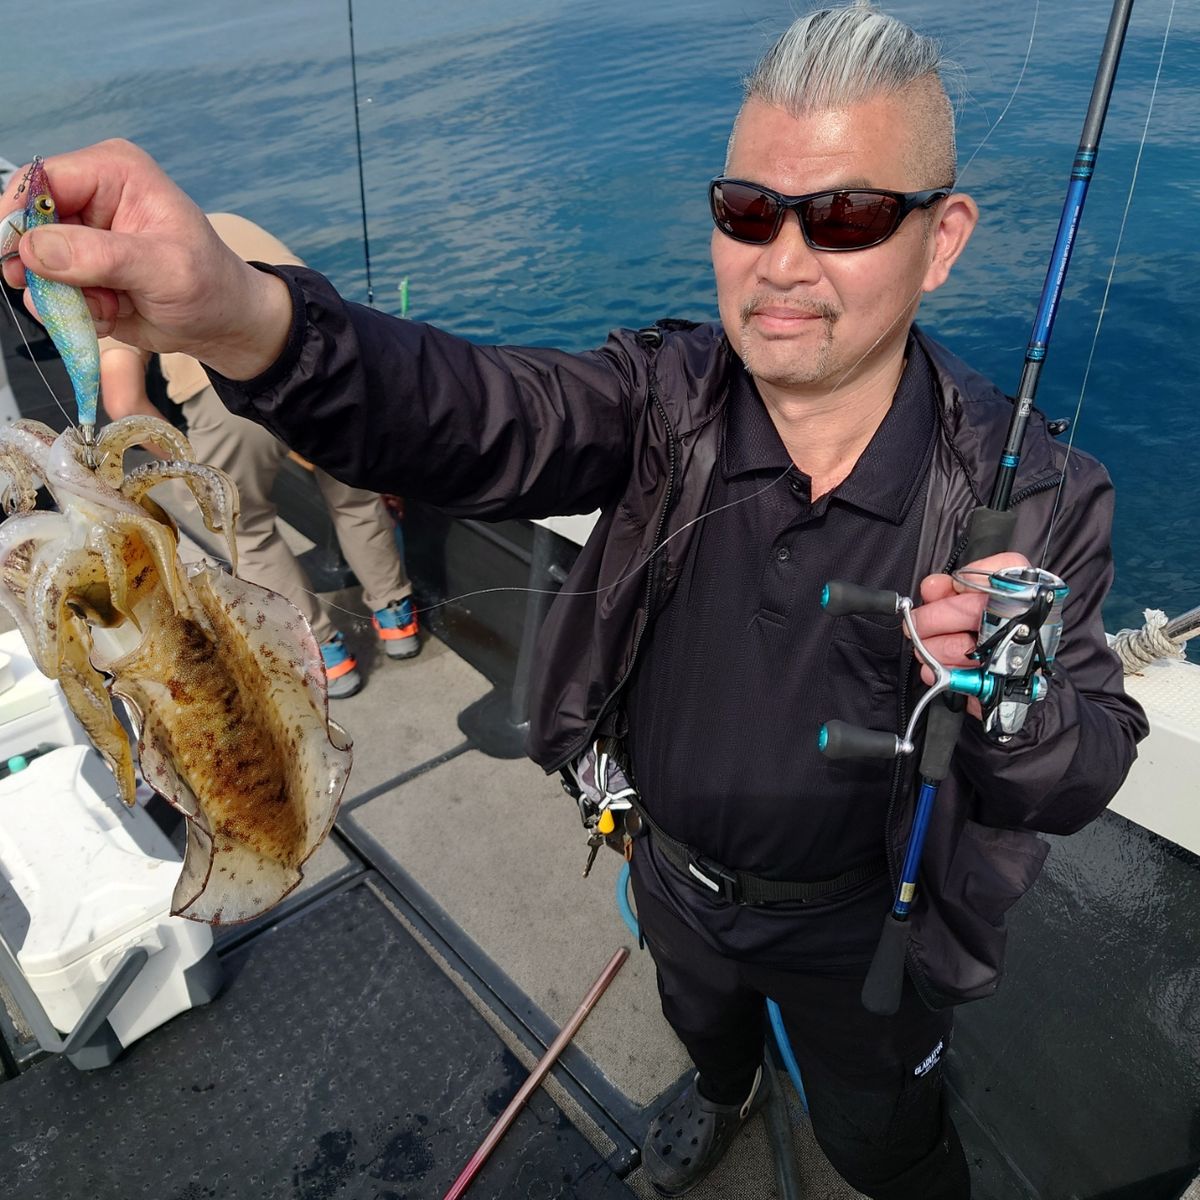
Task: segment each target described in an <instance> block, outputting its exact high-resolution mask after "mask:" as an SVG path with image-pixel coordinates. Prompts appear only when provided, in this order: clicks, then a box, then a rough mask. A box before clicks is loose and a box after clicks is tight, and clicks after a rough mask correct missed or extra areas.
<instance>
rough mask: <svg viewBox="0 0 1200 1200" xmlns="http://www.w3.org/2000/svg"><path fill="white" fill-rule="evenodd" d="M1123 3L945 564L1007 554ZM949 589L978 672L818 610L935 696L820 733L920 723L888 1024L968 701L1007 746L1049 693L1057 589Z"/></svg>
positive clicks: (851, 748) (870, 740)
mask: <svg viewBox="0 0 1200 1200" xmlns="http://www.w3.org/2000/svg"><path fill="white" fill-rule="evenodd" d="M1132 10H1133V0H1115V2H1114V4H1113V9H1112V15H1111V17H1110V19H1109V24H1108V32H1107V34H1106V36H1105V40H1104V47H1103V50H1102V52H1101V55H1100V63H1099V66H1098V67H1097V70H1096V81H1095V84H1094V86H1093V88H1092V96H1091V100H1090V102H1089V104H1088V110H1087V116H1086V118H1085V120H1084V125H1083V134H1082V137H1081V139H1080V142H1079V149H1078V150H1077V151H1076V154H1075V161H1074V164H1073V165H1072V167H1071V177H1070V183H1069V186H1068V189H1067V198H1066V202H1065V204H1064V206H1063V212H1062V216H1061V218H1060V220H1059V226H1058V236H1057V237H1056V239H1055V243H1054V250H1053V252H1052V253H1051V256H1050V266H1049V270H1048V271H1047V273H1046V281H1045V283H1044V285H1043V287H1042V295H1041V300H1040V302H1039V304H1038V310H1037V316H1036V318H1035V320H1034V324H1033V333H1032V335H1031V337H1030V340H1029V345H1028V347H1027V349H1026V351H1025V366H1024V370H1023V371H1022V373H1021V382H1020V386H1019V387H1018V390H1017V395H1016V397H1015V398H1014V401H1013V414H1012V419H1011V422H1010V424H1009V429H1008V435H1007V438H1006V441H1005V445H1004V451H1003V454H1002V455H1001V458H1000V464H999V468H998V471H997V474H996V482H995V487H994V489H993V492H992V496H991V500H990V503H989V504H988V505H987V506H982V505H981V506H980V507H978V508H976V509H975V510H974V511H973V512H972V513H971V516H970V519H969V521H968V524H967V538H966V541H965V544H964V546H963V547H962V553H961V556H957V557H956V560H955V561H962V562H966V563H971V562H975V561H977V560H978V559H981V558H985V557H988V556H989V555H993V554H999V553H1002V552H1004V551H1006V550H1010V549H1011V548H1012V538H1013V533H1014V531H1015V529H1016V514H1015V513H1014V512H1013V511H1012V509H1011V507H1010V505H1011V502H1012V489H1013V481H1014V479H1015V478H1016V473H1017V467H1018V465H1019V463H1020V461H1021V445H1022V442H1023V440H1024V436H1025V430H1026V427H1027V425H1028V422H1029V414H1030V412H1031V410H1032V408H1033V401H1034V396H1035V394H1036V392H1037V385H1038V379H1039V377H1040V375H1041V371H1042V367H1043V365H1044V363H1045V361H1046V353H1047V350H1048V348H1049V344H1050V335H1051V331H1052V329H1053V326H1054V315H1055V312H1056V311H1057V309H1058V302H1059V299H1060V298H1061V296H1062V290H1063V283H1064V281H1065V279H1066V274H1067V268H1068V266H1069V264H1070V261H1071V251H1072V248H1073V247H1074V244H1075V235H1076V233H1077V231H1078V229H1079V221H1080V218H1081V216H1082V213H1083V204H1084V201H1085V199H1086V198H1087V189H1088V184H1089V183H1090V182H1091V178H1092V174H1093V172H1094V170H1095V167H1096V155H1097V152H1098V150H1099V145H1100V135H1101V133H1102V132H1103V129H1104V120H1105V117H1106V116H1107V114H1108V103H1109V99H1110V98H1111V96H1112V89H1113V82H1114V80H1115V78H1116V73H1117V64H1118V63H1119V61H1120V57H1121V50H1122V47H1123V46H1124V43H1125V34H1126V31H1127V29H1128V27H1129V17H1130V13H1131V12H1132ZM954 578H955V580H956V581H957V582H958V583H959V584H961V585H963V586H965V587H968V588H970V589H972V590H974V591H979V592H982V593H984V594H985V595H987V597H988V605H987V609H986V611H985V612H984V615H983V620H982V623H981V625H980V630H979V637H978V642H977V646H976V650H975V654H974V657H975V658H976V659H977V660H978V661H979V664H980V665H979V666H978V667H972V668H953V669H952V668H948V667H945V666H943V665H942V664H941V663H940V662H938V661H937V659H935V658H934V657H933V655H932V654H930V653H929V651H928V649H927V648H926V647H925V645H924V644H923V643H922V641H921V638H920V636H919V635H918V633H917V631H916V627H915V625H914V622H913V617H912V611H913V601H912V600H911V598H909V597H906V596H903V597H902V596H899V595H897V594H896V593H895V592H886V591H875V590H874V589H870V588H864V587H860V586H859V585H857V584H852V583H844V582H840V581H836V580H835V581H831V582H830V583H829V584H827V585H826V587H825V590H824V593H823V595H822V600H821V603H822V604H823V605H824V607H825V609H826V611H827V612H829V613H830V614H831V615H832V616H842V615H846V614H851V613H888V614H899V615H900V616H901V618H902V620H903V622H904V627H905V629H906V630H907V632H908V634H909V636H910V637H911V638H912V643H913V647H914V649H915V650H916V652H917V654H918V656H919V657H920V659H921V661H922V662H923V663H925V665H926V666H928V667H929V669H930V670H931V671H932V672H933V675H934V683H933V686H932V687H931V688H930V689H929V690H928V691H927V692H926V693H925V695H924V696H922V697H921V699H920V701H919V702H918V704H917V707H916V710H915V711H914V713H913V716H912V719H911V720H910V721H909V723H908V726H907V729H906V730H905V733H904V736H903V737H897V735H896V734H895V733H893V732H891V731H890V730H888V731H883V730H873V729H861V728H859V727H857V726H853V725H849V724H847V723H846V722H844V721H830V722H828V723H827V724H826V725H824V726H822V729H821V733H820V748H821V751H822V753H824V754H826V755H827V756H829V757H830V758H897V757H899V756H902V755H907V754H914V753H916V750H917V743H918V739H919V734H918V733H917V729H918V725H919V723H920V721H921V718H922V717H923V716H926V715H927V720H926V725H925V736H924V746H923V750H922V755H921V766H920V774H921V788H920V792H919V795H918V798H917V805H916V811H915V814H914V816H913V824H912V831H911V832H910V834H909V838H908V846H907V848H906V850H905V855H904V863H903V867H902V869H901V873H900V879H899V884H898V886H897V889H896V896H895V901H894V903H893V905H892V908H891V911H890V912H889V913H888V915H887V917H886V918H885V919H884V923H883V931H882V934H881V936H880V939H879V946H878V948H877V950H876V952H875V957H874V960H873V961H872V963H871V969H870V971H869V972H868V974H867V979H866V982H865V983H864V985H863V1004H864V1006H865V1007H866V1008H867V1009H869V1010H870V1011H871V1012H874V1013H879V1014H882V1015H890V1014H892V1013H894V1012H896V1010H897V1009H898V1008H899V1006H900V994H901V990H902V988H903V985H904V970H905V960H906V957H907V951H908V934H909V925H908V918H909V914H910V912H911V910H912V906H913V903H914V900H915V897H916V891H917V876H918V875H919V873H920V866H921V854H922V851H923V849H924V844H925V835H926V833H927V831H928V829H929V822H930V819H931V817H932V815H933V810H934V805H935V801H936V799H937V793H938V788H939V786H940V784H941V781H942V780H943V779H945V778H946V776H947V775H948V774H949V772H950V761H951V758H952V757H953V754H954V748H955V745H956V744H957V742H958V737H959V733H960V731H961V729H962V721H963V709H964V705H965V698H966V697H973V698H975V699H977V700H978V701H979V703H980V705H981V708H982V714H983V727H984V730H985V732H986V733H987V735H988V736H989V737H990V738H991V739H992V740H994V741H996V742H1006V741H1008V740H1009V739H1010V738H1012V736H1013V735H1014V734H1015V733H1017V732H1018V731H1019V730H1020V729H1021V728H1022V727H1023V726H1024V724H1025V719H1026V717H1027V716H1028V714H1029V710H1030V708H1031V707H1032V706H1033V704H1034V703H1036V702H1037V701H1039V700H1041V699H1043V698H1044V697H1045V695H1046V694H1047V692H1048V691H1049V690H1050V684H1049V676H1050V674H1051V671H1052V667H1053V662H1054V655H1055V652H1056V650H1057V648H1058V642H1059V639H1060V638H1061V636H1062V609H1063V603H1064V601H1065V600H1066V596H1067V591H1068V589H1067V585H1066V584H1065V583H1064V582H1063V580H1061V579H1059V578H1058V576H1056V575H1053V574H1051V572H1049V571H1046V570H1044V569H1042V568H1039V567H1009V568H1005V569H1003V570H999V571H992V572H987V571H978V570H964V569H960V570H958V571H956V572H955V574H954Z"/></svg>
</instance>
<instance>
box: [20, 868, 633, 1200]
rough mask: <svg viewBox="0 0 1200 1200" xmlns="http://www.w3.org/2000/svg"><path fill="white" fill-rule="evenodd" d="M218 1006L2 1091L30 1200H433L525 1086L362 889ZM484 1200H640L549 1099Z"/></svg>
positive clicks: (267, 939) (316, 908)
mask: <svg viewBox="0 0 1200 1200" xmlns="http://www.w3.org/2000/svg"><path fill="white" fill-rule="evenodd" d="M223 961H224V965H225V968H226V972H227V982H226V987H225V991H224V992H223V993H222V994H221V995H220V996H219V997H218V998H217V999H216V1000H214V1001H213V1002H212V1003H211V1004H209V1005H208V1006H206V1007H204V1008H201V1009H194V1010H192V1011H190V1012H187V1013H184V1014H182V1015H180V1016H179V1017H176V1018H175V1019H174V1020H172V1021H170V1022H168V1023H167V1024H166V1025H164V1026H162V1027H161V1028H159V1029H157V1030H155V1031H153V1032H152V1033H150V1034H149V1035H147V1036H146V1037H145V1038H143V1039H141V1040H140V1041H138V1042H136V1043H134V1045H133V1046H131V1047H130V1048H129V1050H127V1051H126V1053H125V1054H124V1055H123V1056H122V1057H121V1058H120V1059H119V1060H118V1061H117V1062H116V1063H114V1064H113V1065H112V1066H111V1067H109V1068H107V1069H105V1070H101V1071H92V1072H80V1071H77V1070H75V1068H74V1067H72V1066H71V1065H70V1064H69V1063H68V1062H66V1061H65V1060H64V1059H61V1058H56V1059H51V1060H47V1061H45V1062H42V1063H39V1064H37V1065H36V1066H35V1067H34V1068H33V1069H31V1070H29V1071H27V1072H25V1073H24V1074H22V1075H21V1076H19V1077H18V1078H17V1079H15V1080H12V1081H10V1082H8V1083H6V1084H4V1085H3V1087H2V1089H0V1101H2V1102H0V1180H3V1193H4V1194H5V1195H8V1196H13V1197H21V1200H75V1198H76V1197H78V1198H79V1200H84V1198H88V1200H135V1198H137V1197H153V1198H154V1200H260V1198H261V1200H284V1198H287V1200H360V1198H361V1200H426V1198H435V1200H436V1198H438V1197H441V1196H443V1195H444V1194H445V1192H446V1190H447V1188H448V1187H449V1186H450V1184H451V1183H452V1182H453V1181H454V1179H455V1178H456V1177H457V1175H458V1173H459V1171H460V1169H461V1168H462V1166H463V1165H464V1164H465V1163H466V1161H467V1159H468V1158H469V1157H470V1156H471V1154H472V1153H473V1152H474V1150H475V1149H476V1148H477V1146H478V1145H479V1143H480V1142H482V1140H483V1138H484V1136H485V1135H486V1133H487V1131H488V1129H489V1128H490V1127H491V1125H492V1123H493V1122H494V1120H495V1118H496V1117H497V1116H498V1115H499V1114H500V1113H501V1112H502V1111H503V1109H504V1107H505V1105H506V1104H507V1103H508V1101H509V1100H510V1099H511V1097H512V1096H513V1095H515V1094H516V1092H517V1090H518V1088H519V1087H520V1086H521V1084H522V1083H523V1082H524V1080H525V1078H526V1071H525V1069H524V1068H523V1067H521V1066H520V1064H519V1063H518V1062H517V1060H516V1059H515V1058H514V1057H513V1055H512V1054H511V1052H510V1051H509V1050H508V1049H507V1048H506V1047H505V1046H504V1044H503V1043H502V1042H501V1041H500V1040H499V1038H498V1037H497V1036H496V1034H495V1033H494V1032H493V1031H492V1030H491V1029H490V1028H489V1027H488V1025H487V1024H486V1022H485V1021H484V1020H483V1018H482V1017H481V1016H480V1015H479V1013H478V1012H476V1011H475V1010H474V1009H473V1008H472V1007H471V1005H470V1004H469V1003H468V1002H467V1000H466V999H465V998H464V997H463V996H462V994H461V993H460V992H459V991H458V990H457V989H456V988H455V987H454V985H453V984H452V983H451V982H450V981H449V980H448V979H447V978H446V976H445V975H444V974H443V973H442V972H441V971H440V970H439V969H438V968H437V967H436V966H435V965H434V964H433V962H432V961H431V960H430V958H429V956H428V955H427V954H426V953H425V951H424V950H423V949H422V948H421V947H420V946H419V945H418V944H417V943H416V942H415V941H414V940H413V939H412V937H411V936H410V935H409V934H408V933H407V931H405V930H404V929H403V928H402V926H401V925H400V924H399V923H398V922H397V921H396V919H395V918H394V917H393V916H392V915H391V913H390V912H389V911H388V910H387V907H386V906H385V905H384V904H383V903H382V902H381V901H380V899H379V898H378V897H377V896H376V895H375V893H374V892H373V891H372V890H371V889H370V888H369V887H367V886H365V885H364V884H361V883H360V884H356V885H355V886H353V887H350V888H348V889H347V890H344V891H340V892H337V893H335V894H333V895H331V896H329V897H326V898H325V899H324V900H321V901H318V902H316V903H315V904H314V905H312V906H311V907H309V908H307V909H306V910H304V911H303V912H302V913H299V914H297V915H296V916H295V917H294V918H292V919H291V920H288V921H285V922H284V923H282V924H280V925H278V926H275V927H273V928H272V929H269V930H266V931H264V932H263V933H261V934H259V935H257V936H256V937H254V938H252V939H251V940H250V941H248V942H247V943H246V944H245V945H243V946H240V947H238V948H237V949H236V950H234V951H232V952H231V953H230V954H228V955H227V956H226V957H225V958H224V960H223ZM468 1195H469V1196H470V1197H471V1200H485V1198H492V1200H500V1198H501V1197H504V1198H510V1197H518V1196H520V1197H524V1196H537V1197H539V1198H547V1200H548V1198H551V1197H571V1198H574V1197H579V1198H581V1200H620V1198H622V1197H625V1198H627V1197H629V1196H630V1195H631V1193H630V1192H629V1190H628V1189H627V1188H626V1187H625V1185H624V1184H623V1183H621V1181H620V1180H619V1179H618V1178H617V1177H616V1176H615V1175H614V1174H613V1173H612V1172H611V1171H610V1170H609V1168H608V1167H607V1166H606V1164H605V1163H604V1162H603V1160H602V1159H601V1158H600V1157H599V1156H598V1155H597V1153H596V1152H595V1150H593V1149H592V1147H591V1146H590V1145H589V1143H588V1142H586V1141H585V1140H584V1138H583V1137H582V1135H580V1134H579V1133H578V1131H577V1130H576V1129H575V1128H574V1127H573V1126H572V1125H571V1124H570V1123H569V1122H568V1121H567V1119H566V1118H565V1117H564V1116H563V1114H562V1113H561V1111H560V1110H559V1109H558V1108H557V1107H556V1106H555V1105H554V1103H553V1102H552V1101H551V1100H550V1099H549V1097H548V1096H546V1095H545V1093H544V1092H538V1093H536V1094H535V1095H534V1096H533V1098H532V1100H531V1102H530V1104H529V1105H528V1107H527V1108H526V1109H525V1110H524V1111H523V1112H522V1114H521V1115H520V1116H519V1117H518V1118H517V1121H516V1122H515V1124H514V1125H513V1127H512V1128H511V1129H510V1130H509V1132H508V1133H507V1134H506V1135H505V1137H504V1139H503V1140H502V1141H501V1142H500V1145H499V1147H498V1148H497V1149H496V1151H495V1152H494V1153H493V1155H492V1157H491V1159H490V1160H489V1161H488V1163H487V1164H485V1166H484V1168H483V1170H482V1172H481V1173H480V1175H479V1176H478V1177H477V1178H476V1180H475V1182H474V1184H473V1185H472V1186H471V1188H470V1191H469V1193H468Z"/></svg>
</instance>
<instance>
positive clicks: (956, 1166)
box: [635, 887, 971, 1200]
mask: <svg viewBox="0 0 1200 1200" xmlns="http://www.w3.org/2000/svg"><path fill="white" fill-rule="evenodd" d="M635 898H636V900H637V905H638V920H639V922H640V923H641V927H642V932H643V934H644V935H645V939H646V944H647V946H648V947H649V949H650V952H651V953H652V954H653V956H654V962H655V965H656V966H657V968H658V988H659V994H660V996H661V998H662V1008H663V1014H664V1015H665V1017H666V1018H667V1021H668V1022H669V1023H670V1025H671V1028H672V1029H674V1030H675V1032H676V1034H677V1035H678V1036H679V1039H680V1040H681V1041H682V1042H683V1044H684V1046H685V1047H686V1048H687V1051H688V1054H689V1055H691V1058H692V1061H693V1062H694V1063H695V1064H696V1067H697V1069H698V1070H699V1072H700V1081H701V1087H702V1090H703V1091H704V1092H705V1094H706V1095H708V1097H709V1098H710V1099H712V1100H716V1101H718V1102H719V1103H736V1102H739V1101H741V1100H744V1099H745V1098H746V1095H747V1093H748V1092H749V1090H750V1086H751V1084H752V1082H753V1079H754V1073H755V1071H756V1069H757V1067H758V1064H759V1062H760V1061H761V1060H762V1053H763V1042H764V1038H765V1035H766V1031H767V1019H766V1011H765V998H766V997H770V998H771V999H772V1000H774V1001H775V1003H776V1004H778V1005H779V1009H780V1012H781V1014H782V1016H783V1021H784V1026H785V1028H786V1029H787V1034H788V1039H789V1040H790V1042H791V1044H792V1050H793V1052H794V1053H795V1056H796V1061H797V1063H798V1065H799V1067H800V1075H801V1079H802V1081H803V1083H804V1090H805V1093H806V1094H807V1096H808V1102H809V1115H810V1117H811V1118H812V1125H813V1132H814V1133H815V1135H816V1138H817V1141H818V1142H819V1143H820V1145H821V1148H822V1149H823V1150H824V1151H825V1154H826V1156H827V1157H828V1159H829V1161H830V1162H831V1163H832V1164H833V1166H834V1168H835V1169H836V1170H837V1171H838V1173H839V1174H840V1175H841V1176H842V1178H843V1179H845V1180H846V1182H847V1183H849V1184H850V1185H851V1186H852V1187H855V1188H857V1189H858V1190H859V1191H860V1192H863V1193H864V1194H865V1195H867V1196H870V1197H872V1198H873V1200H968V1197H969V1196H970V1194H971V1184H970V1179H969V1176H968V1173H967V1162H966V1157H965V1155H964V1154H963V1150H962V1145H961V1143H960V1142H959V1140H958V1134H957V1133H956V1132H955V1129H954V1126H953V1124H952V1123H951V1122H950V1120H949V1117H948V1116H947V1114H946V1107H945V1099H944V1096H943V1087H942V1059H943V1057H944V1054H945V1049H946V1047H947V1045H948V1044H949V1040H950V1028H951V1016H950V1013H949V1012H931V1011H930V1010H929V1009H928V1008H926V1006H925V1005H924V1003H923V1002H922V1001H921V999H920V997H919V996H918V995H917V994H916V992H915V991H914V990H913V987H912V984H911V983H909V982H908V981H906V982H905V990H904V996H903V999H902V1001H901V1005H900V1010H899V1012H898V1013H897V1014H896V1015H895V1016H894V1017H878V1016H875V1015H874V1014H872V1013H869V1012H867V1010H866V1009H864V1008H863V1006H862V1001H861V999H860V992H861V990H862V981H863V976H862V974H859V975H856V976H829V975H805V974H800V973H797V972H792V971H779V970H774V969H769V968H764V967H758V966H755V965H753V964H747V963H743V962H738V961H735V960H733V959H729V958H725V957H724V956H722V955H720V954H718V953H717V952H716V951H715V950H713V949H712V947H710V946H709V945H708V944H707V943H706V942H704V941H703V940H702V939H701V938H700V937H698V936H697V935H696V934H695V933H694V932H693V931H692V930H690V929H689V928H688V927H687V926H685V925H684V924H682V923H681V922H680V921H679V920H678V919H677V918H676V917H675V916H674V915H673V914H672V913H670V912H669V911H667V910H666V909H665V908H663V907H662V906H661V905H660V904H658V903H657V902H655V901H654V900H653V899H652V898H650V897H648V896H646V895H645V894H644V893H643V892H642V890H641V889H637V888H636V887H635Z"/></svg>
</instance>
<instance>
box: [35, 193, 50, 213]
mask: <svg viewBox="0 0 1200 1200" xmlns="http://www.w3.org/2000/svg"><path fill="white" fill-rule="evenodd" d="M33 206H34V208H36V209H37V210H38V212H40V213H44V214H45V215H46V216H49V215H50V214H51V213H52V212H54V201H53V199H51V197H49V196H39V197H38V198H37V199H36V200H35V201H34V202H33Z"/></svg>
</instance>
